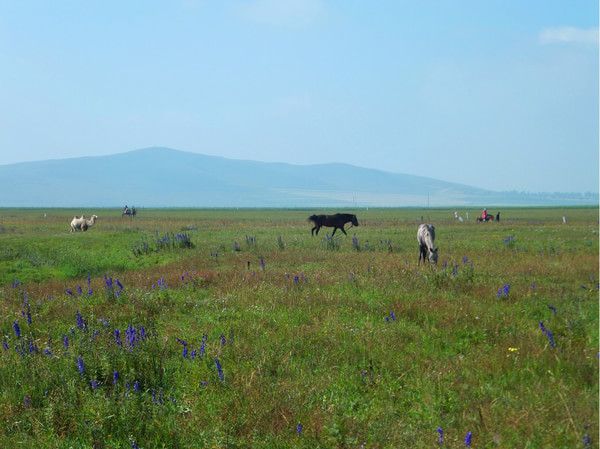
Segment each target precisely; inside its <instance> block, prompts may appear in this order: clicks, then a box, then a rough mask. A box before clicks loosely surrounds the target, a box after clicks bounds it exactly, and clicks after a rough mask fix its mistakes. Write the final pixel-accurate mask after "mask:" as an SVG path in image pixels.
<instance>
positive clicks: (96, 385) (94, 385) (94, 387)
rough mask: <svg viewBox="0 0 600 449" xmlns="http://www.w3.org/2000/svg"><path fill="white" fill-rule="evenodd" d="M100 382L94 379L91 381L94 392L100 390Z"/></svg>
mask: <svg viewBox="0 0 600 449" xmlns="http://www.w3.org/2000/svg"><path fill="white" fill-rule="evenodd" d="M98 385H99V384H98V381H97V380H96V379H92V380H91V381H90V386H91V387H92V390H95V389H96V388H98Z"/></svg>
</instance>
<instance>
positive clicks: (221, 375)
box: [215, 358, 225, 382]
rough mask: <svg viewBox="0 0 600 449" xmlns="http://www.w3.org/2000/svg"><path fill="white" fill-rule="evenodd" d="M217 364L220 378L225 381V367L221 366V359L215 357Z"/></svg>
mask: <svg viewBox="0 0 600 449" xmlns="http://www.w3.org/2000/svg"><path fill="white" fill-rule="evenodd" d="M215 366H216V367H217V374H218V376H219V380H220V381H221V382H225V375H224V374H223V368H222V367H221V362H219V359H217V358H215Z"/></svg>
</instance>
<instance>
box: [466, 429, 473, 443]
mask: <svg viewBox="0 0 600 449" xmlns="http://www.w3.org/2000/svg"><path fill="white" fill-rule="evenodd" d="M472 438H473V433H472V432H471V431H469V432H467V434H466V435H465V446H466V447H471V439H472Z"/></svg>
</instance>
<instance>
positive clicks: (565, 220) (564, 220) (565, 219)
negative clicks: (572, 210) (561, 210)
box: [563, 215, 567, 224]
mask: <svg viewBox="0 0 600 449" xmlns="http://www.w3.org/2000/svg"><path fill="white" fill-rule="evenodd" d="M563 224H567V217H565V216H564V215H563Z"/></svg>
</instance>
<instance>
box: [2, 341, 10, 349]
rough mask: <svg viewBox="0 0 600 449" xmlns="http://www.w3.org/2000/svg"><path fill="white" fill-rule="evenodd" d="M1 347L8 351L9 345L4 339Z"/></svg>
mask: <svg viewBox="0 0 600 449" xmlns="http://www.w3.org/2000/svg"><path fill="white" fill-rule="evenodd" d="M2 348H3V349H4V350H5V351H8V349H9V347H8V342H7V341H6V340H2Z"/></svg>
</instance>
